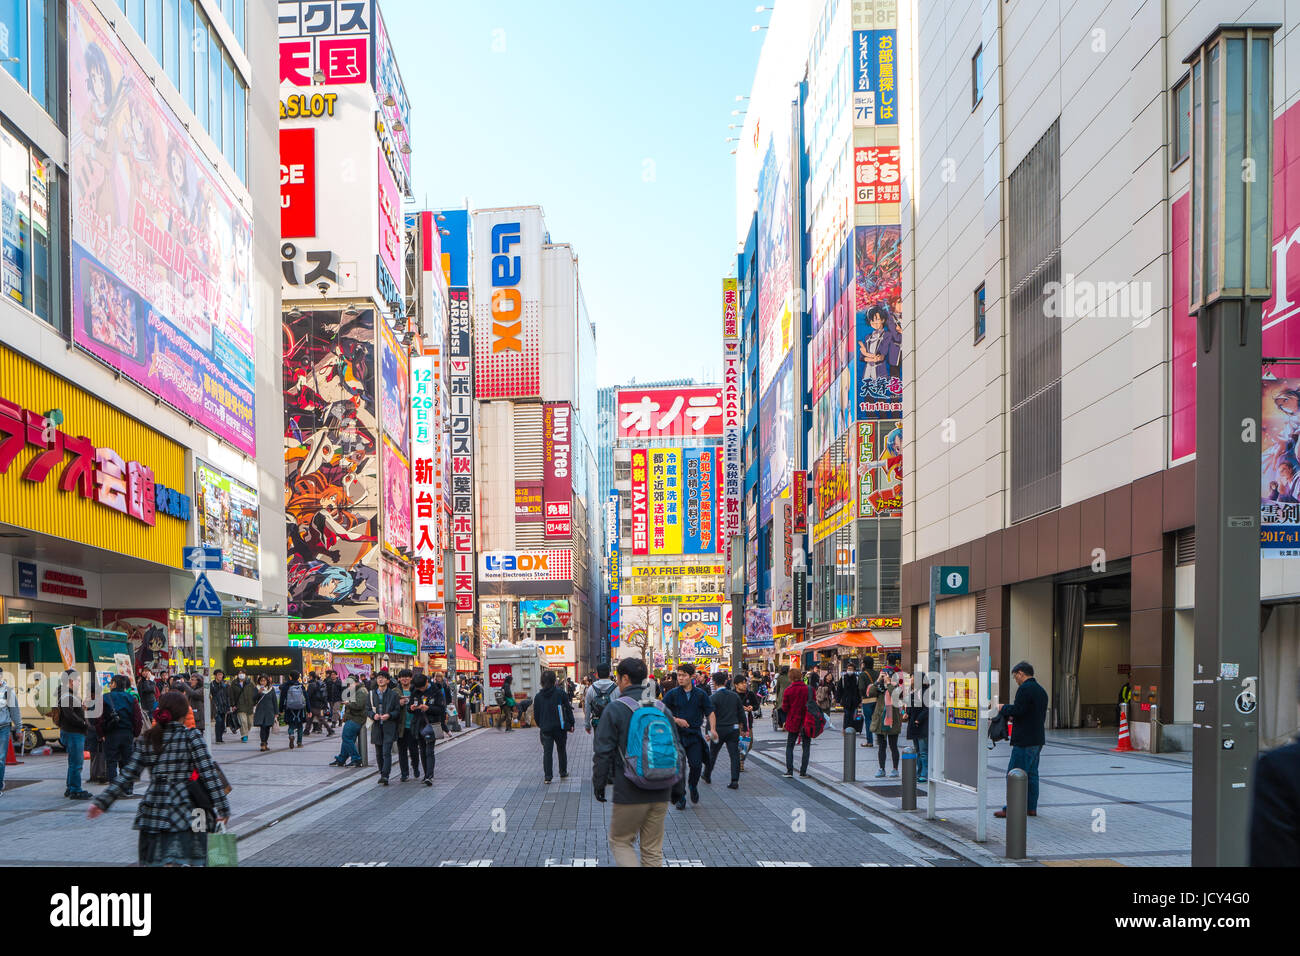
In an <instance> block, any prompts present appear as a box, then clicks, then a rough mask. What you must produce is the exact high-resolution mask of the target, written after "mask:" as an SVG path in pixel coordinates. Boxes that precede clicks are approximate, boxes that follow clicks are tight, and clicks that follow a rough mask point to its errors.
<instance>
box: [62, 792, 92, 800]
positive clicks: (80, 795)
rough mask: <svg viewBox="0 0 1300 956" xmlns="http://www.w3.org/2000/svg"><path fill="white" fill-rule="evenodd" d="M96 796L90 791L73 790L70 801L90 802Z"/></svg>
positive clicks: (69, 796) (69, 795)
mask: <svg viewBox="0 0 1300 956" xmlns="http://www.w3.org/2000/svg"><path fill="white" fill-rule="evenodd" d="M93 796H94V794H93V793H91V792H90V791H89V790H73V791H72V792H71V793H69V794H68V799H69V800H89V799H90V798H91V797H93Z"/></svg>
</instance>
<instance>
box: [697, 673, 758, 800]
mask: <svg viewBox="0 0 1300 956" xmlns="http://www.w3.org/2000/svg"><path fill="white" fill-rule="evenodd" d="M743 679H744V675H743V674H742V675H741V676H740V677H739V678H737V680H738V681H743ZM726 684H727V675H726V672H724V671H717V672H716V673H715V674H714V675H713V686H714V688H715V690H714V691H713V696H712V697H711V698H709V702H710V703H711V704H712V705H713V713H712V715H711V716H712V717H713V720H714V727H715V728H716V729H717V733H716V734H714V738H713V743H712V744H710V745H709V764H708V766H707V767H705V768H704V782H705V783H712V782H713V766H714V764H716V763H717V762H718V754H719V753H720V752H721V751H722V748H723V747H724V746H725V747H726V748H727V756H729V757H730V758H731V783H729V784H727V789H728V790H739V789H740V732H741V729H742V728H745V729H748V726H749V725H748V723H747V722H746V720H745V704H744V701H742V700H741V698H740V695H739V694H737V693H736V692H735V691H734V690H732V689H731V688H729V687H727V686H726Z"/></svg>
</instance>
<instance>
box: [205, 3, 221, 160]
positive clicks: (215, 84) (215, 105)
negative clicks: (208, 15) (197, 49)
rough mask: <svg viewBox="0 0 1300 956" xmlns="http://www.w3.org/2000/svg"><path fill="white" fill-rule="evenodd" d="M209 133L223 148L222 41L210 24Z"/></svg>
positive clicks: (219, 146) (218, 145) (219, 147)
mask: <svg viewBox="0 0 1300 956" xmlns="http://www.w3.org/2000/svg"><path fill="white" fill-rule="evenodd" d="M208 135H209V136H211V137H212V141H213V142H214V143H216V144H217V149H218V150H220V149H221V41H220V40H219V39H217V28H216V27H214V26H213V25H212V24H211V23H209V24H208Z"/></svg>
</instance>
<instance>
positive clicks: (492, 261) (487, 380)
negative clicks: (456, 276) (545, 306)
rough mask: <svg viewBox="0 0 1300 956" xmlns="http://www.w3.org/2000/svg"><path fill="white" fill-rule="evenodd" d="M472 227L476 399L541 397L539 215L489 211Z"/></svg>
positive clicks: (475, 216)
mask: <svg viewBox="0 0 1300 956" xmlns="http://www.w3.org/2000/svg"><path fill="white" fill-rule="evenodd" d="M471 218H472V219H473V222H474V250H475V255H474V382H475V389H476V394H477V397H478V398H481V399H490V398H538V397H540V396H541V369H542V304H541V285H542V277H541V249H542V215H541V210H540V209H536V208H512V209H489V210H483V211H476V212H474V213H472V214H471Z"/></svg>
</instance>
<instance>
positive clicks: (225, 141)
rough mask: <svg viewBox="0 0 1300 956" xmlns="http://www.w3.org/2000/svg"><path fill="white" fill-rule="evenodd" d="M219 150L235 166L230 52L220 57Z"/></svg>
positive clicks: (233, 98)
mask: <svg viewBox="0 0 1300 956" xmlns="http://www.w3.org/2000/svg"><path fill="white" fill-rule="evenodd" d="M221 152H222V155H224V156H225V157H226V162H228V163H229V164H230V168H231V169H234V168H235V65H234V64H233V63H231V62H230V54H228V53H227V54H223V55H222V57H221Z"/></svg>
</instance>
